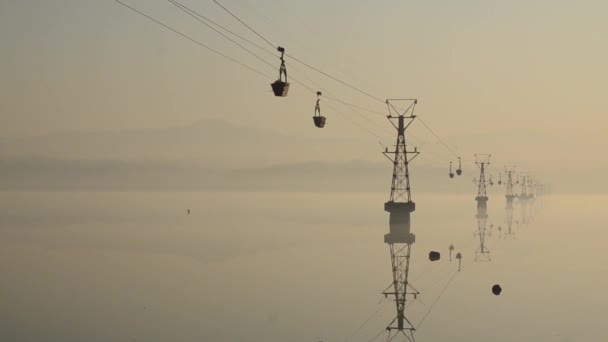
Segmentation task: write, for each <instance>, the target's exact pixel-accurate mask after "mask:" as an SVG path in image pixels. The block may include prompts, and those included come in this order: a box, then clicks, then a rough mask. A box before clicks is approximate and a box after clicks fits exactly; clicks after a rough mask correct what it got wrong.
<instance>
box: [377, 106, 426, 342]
mask: <svg viewBox="0 0 608 342" xmlns="http://www.w3.org/2000/svg"><path fill="white" fill-rule="evenodd" d="M397 101H407V105H406V106H407V107H406V109H405V110H399V109H397V108H396V107H395V106H394V105H393V103H394V102H397ZM386 104H387V106H388V110H389V115H388V116H387V117H388V119H389V121H390V123H391V124H392V125H393V126H394V127H395V128H396V129H397V142H396V144H395V149H394V150H393V151H389V150H388V148H386V150H385V151H384V155H385V156H386V157H387V158H388V159H389V160H390V161H391V162H392V163H393V177H392V182H391V194H390V198H389V201H388V202H386V203H384V210H385V211H388V212H389V214H390V218H389V228H390V231H389V233H388V234H386V235H384V242H385V243H387V244H388V245H389V249H390V253H391V268H392V271H393V281H392V284H391V285H392V288H393V290H392V291H384V292H383V294H384V296H385V297H388V296H389V295H391V296H394V298H395V305H396V309H397V315H396V317H395V318H394V319H393V320H392V321H391V323H390V324H389V325H388V326H387V327H386V330H388V340H391V339H392V338H394V337H395V336H397V335H398V334H403V335H404V336H405V337H406V338H407V339H408V340H409V341H412V342H414V341H415V339H414V331H415V330H416V328H414V326H413V325H412V323H411V322H410V320H409V319H408V318H407V317H406V315H405V303H406V301H407V297H408V296H413V297H414V298H416V296H417V295H418V294H419V292H418V291H417V290H416V289H415V288H414V287H412V285H411V284H410V283H409V279H408V277H409V271H410V257H411V254H410V253H411V249H412V244H413V243H414V242H415V241H416V236H415V235H414V234H412V233H411V231H410V214H411V213H412V212H413V211H414V210H416V204H415V203H414V202H413V201H412V194H411V188H410V173H409V164H410V162H411V161H412V160H413V159H414V158H416V157H417V156H418V154H419V152H418V150H417V149H416V148H414V150H408V147H407V143H406V138H405V131H406V129H407V128H408V127H409V126H410V124H411V123H412V122H413V121H414V119H415V118H416V115H415V114H414V109H415V107H416V104H417V100H415V99H413V100H386ZM393 113H395V114H397V115H393ZM395 121H397V124H395ZM410 156H411V157H410ZM389 287H390V286H389Z"/></svg>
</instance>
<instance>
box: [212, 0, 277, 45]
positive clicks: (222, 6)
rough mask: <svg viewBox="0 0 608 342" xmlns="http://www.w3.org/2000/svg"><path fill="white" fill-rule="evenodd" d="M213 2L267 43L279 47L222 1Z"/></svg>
mask: <svg viewBox="0 0 608 342" xmlns="http://www.w3.org/2000/svg"><path fill="white" fill-rule="evenodd" d="M213 2H215V4H216V5H218V6H220V7H221V8H222V9H224V11H226V12H227V13H228V14H230V15H231V16H232V17H233V18H234V19H236V20H238V21H239V22H240V23H241V24H243V25H245V27H247V28H248V29H249V30H251V32H253V33H255V34H256V35H257V36H258V37H260V38H262V40H264V41H265V42H266V43H268V45H270V46H272V47H273V48H274V49H276V48H277V45H275V44H272V43H271V42H270V41H269V40H268V39H266V38H264V36H262V35H261V34H259V33H258V32H257V31H256V30H254V29H253V28H251V26H249V25H247V24H246V23H245V22H244V21H242V20H241V19H240V18H239V17H237V16H236V15H234V14H233V13H232V12H230V10H228V9H227V8H226V7H224V5H222V4H221V3H219V2H218V1H217V0H213Z"/></svg>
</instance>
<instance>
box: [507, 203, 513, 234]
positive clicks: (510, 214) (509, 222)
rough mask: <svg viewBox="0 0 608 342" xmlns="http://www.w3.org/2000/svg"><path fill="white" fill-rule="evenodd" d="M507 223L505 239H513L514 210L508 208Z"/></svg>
mask: <svg viewBox="0 0 608 342" xmlns="http://www.w3.org/2000/svg"><path fill="white" fill-rule="evenodd" d="M505 213H506V218H505V220H506V222H507V231H506V232H505V237H507V236H510V237H513V235H514V234H513V208H506V209H505Z"/></svg>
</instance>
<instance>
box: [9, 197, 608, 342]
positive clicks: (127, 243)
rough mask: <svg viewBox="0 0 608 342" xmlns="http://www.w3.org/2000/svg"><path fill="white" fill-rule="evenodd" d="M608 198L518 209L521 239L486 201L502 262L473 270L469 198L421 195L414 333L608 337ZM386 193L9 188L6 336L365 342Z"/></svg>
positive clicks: (376, 315) (381, 277)
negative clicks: (454, 256)
mask: <svg viewBox="0 0 608 342" xmlns="http://www.w3.org/2000/svg"><path fill="white" fill-rule="evenodd" d="M607 199H608V198H607V197H606V196H598V195H593V196H588V195H575V196H563V195H553V196H551V197H545V198H543V199H542V201H541V200H538V201H537V202H536V203H535V204H534V206H533V207H531V208H530V209H529V220H530V222H528V223H527V224H523V222H522V220H521V210H520V208H519V207H516V209H515V212H514V223H513V228H512V234H508V232H507V225H506V222H505V219H506V217H505V211H504V206H505V201H504V197H502V196H498V195H496V196H494V197H492V196H491V197H490V201H489V202H488V207H489V219H488V230H490V225H491V224H492V225H493V228H492V229H491V236H488V237H487V238H486V241H487V247H488V249H489V250H490V258H491V260H490V261H478V262H476V261H475V260H474V259H475V251H476V249H477V248H478V245H479V239H478V238H477V237H476V236H475V235H474V232H475V231H476V230H477V221H476V219H475V201H474V195H467V196H464V195H437V194H434V195H418V196H414V201H415V202H416V204H417V210H416V211H415V212H414V213H413V214H412V231H413V232H414V233H415V234H416V243H415V244H414V246H413V249H412V251H413V252H412V262H411V277H410V280H411V282H412V285H413V286H414V287H415V288H417V289H418V290H419V291H420V292H421V295H420V296H419V297H418V299H417V300H415V301H412V302H411V303H410V305H409V306H408V308H407V310H406V313H407V315H408V317H409V318H410V319H411V321H412V322H413V323H414V325H416V326H417V325H418V324H419V323H420V321H421V320H422V319H423V318H424V321H423V324H422V325H420V327H419V329H418V331H417V332H416V340H417V341H418V342H425V341H427V342H431V341H432V342H442V341H446V342H448V341H449V342H465V341H466V342H470V341H535V342H545V341H546V342H549V341H558V342H567V341H571V342H580V341H601V340H606V339H607V338H608V332H607V330H606V328H605V327H604V326H603V324H604V322H605V321H606V319H608V294H607V293H606V288H607V285H608V275H607V274H608V273H607V271H608V267H607V266H606V261H607V260H608V257H607V256H606V254H607V253H608V252H606V249H605V248H604V247H605V245H606V244H608V232H607V231H606V230H605V229H604V227H605V223H606V222H607V221H608V210H606V208H605V203H608V201H607ZM386 200H387V198H386V194H385V193H153V192H150V193H34V192H29V193H18V192H4V193H0V303H1V305H0V340H2V341H23V342H26V341H32V342H33V341H36V342H39V341H61V342H68V341H74V342H76V341H78V342H80V341H88V342H92V341H104V342H105V341H150V342H152V341H159V342H160V341H163V342H165V341H210V342H215V341H217V342H223V341H265V342H275V341H276V342H279V341H281V342H283V341H302V342H316V341H318V340H323V341H325V342H331V341H339V342H343V341H369V340H370V339H372V338H373V337H375V336H378V334H379V333H380V332H381V331H382V330H383V329H384V328H385V327H386V325H387V324H388V323H389V322H390V321H391V320H392V318H393V317H394V313H395V307H394V303H393V302H391V301H390V299H389V300H386V299H384V298H383V296H381V295H380V293H381V292H382V291H383V290H384V289H385V288H386V287H387V286H388V285H389V284H390V282H391V269H390V258H389V250H388V246H387V245H385V244H384V243H383V235H384V234H385V233H387V232H388V213H386V212H384V211H383V203H384V202H385V201H386ZM188 209H189V210H190V214H187V210H188ZM515 221H517V223H516V222H515ZM498 227H500V228H501V229H498ZM488 233H490V232H488ZM450 244H453V245H454V246H455V252H461V253H462V254H463V263H462V271H461V272H457V269H458V265H457V263H456V261H452V262H450V260H449V256H448V246H449V245H450ZM431 250H435V251H439V252H441V253H442V258H441V260H440V261H437V262H434V263H431V262H430V261H429V259H428V253H429V252H430V251H431ZM494 284H500V285H501V286H502V288H503V292H502V294H501V295H500V296H494V295H493V294H492V293H491V287H492V285H494ZM440 294H442V295H441V297H440ZM425 317H426V318H425ZM385 337H386V335H380V336H379V337H378V339H377V341H384V340H385Z"/></svg>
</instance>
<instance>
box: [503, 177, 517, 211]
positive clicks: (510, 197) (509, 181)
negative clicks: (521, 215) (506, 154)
mask: <svg viewBox="0 0 608 342" xmlns="http://www.w3.org/2000/svg"><path fill="white" fill-rule="evenodd" d="M505 173H506V174H507V182H506V183H505V187H506V188H507V193H506V194H505V198H506V199H507V209H513V199H515V195H514V194H513V175H514V174H515V170H513V169H506V170H505Z"/></svg>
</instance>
